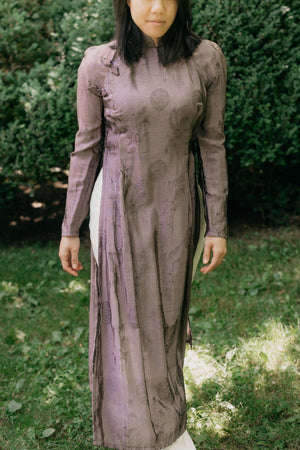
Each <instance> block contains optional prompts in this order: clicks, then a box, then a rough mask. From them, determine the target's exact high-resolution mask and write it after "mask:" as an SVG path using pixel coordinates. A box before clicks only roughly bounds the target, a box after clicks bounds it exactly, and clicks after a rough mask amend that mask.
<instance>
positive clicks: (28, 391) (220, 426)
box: [0, 229, 300, 450]
mask: <svg viewBox="0 0 300 450" xmlns="http://www.w3.org/2000/svg"><path fill="white" fill-rule="evenodd" d="M0 250H1V258H0V274H1V275H0V276H1V279H0V349H1V352H0V365H1V375H0V376H1V380H0V393H1V414H0V448H1V449H2V448H3V449H5V450H11V449H13V450H23V449H48V448H58V449H64V450H69V449H71V448H74V449H78V450H85V449H92V448H93V446H92V424H91V406H90V400H91V399H90V392H89V386H88V306H89V249H88V248H86V247H85V246H83V247H82V255H81V260H82V261H83V263H84V267H85V268H84V271H83V272H82V273H81V274H80V277H79V278H77V279H76V280H75V279H71V278H69V277H68V276H67V275H66V274H64V273H63V272H62V270H61V268H60V265H59V262H58V259H57V247H56V245H53V244H49V245H47V246H44V247H42V246H39V245H35V246H34V247H29V246H26V247H23V248H22V247H2V248H1V249H0ZM299 274H300V267H299V232H298V231H297V230H288V229H286V230H280V232H260V233H251V234H249V235H248V236H243V238H235V239H231V240H230V241H229V252H228V256H226V261H225V263H224V264H223V265H222V266H221V267H220V268H219V269H218V270H217V271H216V272H214V273H212V274H211V275H209V276H206V277H203V276H202V275H201V274H200V273H198V274H197V277H196V279H195V282H194V285H193V292H192V305H191V324H192V330H193V335H194V345H193V349H192V350H190V349H187V354H186V361H185V369H184V370H185V380H186V394H187V403H188V429H189V431H190V433H191V435H192V437H193V440H194V441H195V444H196V447H197V449H198V450H200V449H211V450H217V449H228V450H234V449H237V450H240V449H249V450H252V449H272V450H273V449H295V450H296V449H299V448H300V439H299V436H300V433H299V431H300V401H299V399H300V382H299V381H300V377H299V371H300V364H299V354H300V351H299V350H300V342H299V341H300V340H299V336H300V331H299V299H300V289H299Z"/></svg>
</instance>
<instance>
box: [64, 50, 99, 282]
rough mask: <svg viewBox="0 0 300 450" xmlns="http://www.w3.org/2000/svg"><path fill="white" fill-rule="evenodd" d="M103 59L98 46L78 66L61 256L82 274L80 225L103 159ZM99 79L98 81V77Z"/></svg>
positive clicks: (71, 269) (67, 266) (69, 267)
mask: <svg viewBox="0 0 300 450" xmlns="http://www.w3.org/2000/svg"><path fill="white" fill-rule="evenodd" d="M98 61H99V58H98V55H97V47H92V48H90V49H88V50H87V51H86V52H85V56H84V58H83V60H82V62H81V64H80V67H79V69H78V79H77V118H78V131H77V133H76V137H75V149H74V152H73V153H72V154H71V160H70V172H69V184H68V191H67V198H66V209H65V215H64V219H63V224H62V236H63V237H62V240H61V244H60V250H59V257H60V259H61V263H62V266H63V269H64V270H66V271H67V272H68V273H70V274H71V275H75V276H77V275H78V270H81V268H82V265H81V263H80V262H79V261H78V251H79V247H80V242H79V238H78V235H79V228H80V226H81V224H82V222H83V220H84V219H85V217H86V216H87V214H88V210H89V202H90V197H91V192H92V189H93V185H94V181H95V177H96V173H97V169H98V166H99V163H100V158H101V139H102V109H103V103H102V98H101V95H100V88H99V87H98V86H97V84H96V82H95V80H94V77H95V73H99V70H96V65H97V64H98ZM96 81H97V80H96Z"/></svg>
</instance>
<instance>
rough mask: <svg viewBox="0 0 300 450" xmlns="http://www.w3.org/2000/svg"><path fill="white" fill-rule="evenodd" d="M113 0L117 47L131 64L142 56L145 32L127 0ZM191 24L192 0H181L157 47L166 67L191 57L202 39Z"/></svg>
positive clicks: (122, 56)
mask: <svg viewBox="0 0 300 450" xmlns="http://www.w3.org/2000/svg"><path fill="white" fill-rule="evenodd" d="M113 3H114V7H115V14H116V46H117V50H118V53H119V55H120V56H121V58H122V59H123V61H125V62H126V64H128V65H132V64H133V63H135V62H137V61H139V59H140V58H141V56H142V55H143V41H144V38H143V34H142V32H141V30H140V29H139V28H138V27H137V26H136V24H135V23H134V22H133V20H132V18H131V14H130V9H129V6H128V5H127V2H126V0H114V1H113ZM191 23H192V18H191V11H190V0H178V11H177V15H176V17H175V20H174V22H173V24H172V25H171V27H170V28H169V30H168V31H167V33H166V34H165V35H164V36H163V37H162V38H161V39H160V42H159V43H160V44H161V45H159V46H158V57H159V60H160V62H161V63H162V64H163V65H164V66H166V65H167V64H169V63H171V62H176V61H179V60H180V59H182V58H188V57H190V56H192V54H193V52H194V50H195V48H196V47H197V46H198V44H199V43H200V41H201V38H200V37H199V36H197V35H196V34H195V33H193V32H192V31H191Z"/></svg>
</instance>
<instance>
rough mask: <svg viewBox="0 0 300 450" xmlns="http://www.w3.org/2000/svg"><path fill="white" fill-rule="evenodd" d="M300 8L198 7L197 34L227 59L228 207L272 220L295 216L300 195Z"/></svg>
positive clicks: (272, 4)
mask: <svg viewBox="0 0 300 450" xmlns="http://www.w3.org/2000/svg"><path fill="white" fill-rule="evenodd" d="M299 9H300V8H299V3H298V2H297V1H295V0H292V1H286V2H282V1H278V0H263V1H262V0H259V1H258V0H247V2H242V1H239V0H223V1H217V2H216V1H215V0H205V1H203V0H200V1H199V2H197V4H196V3H195V6H194V27H195V29H196V31H197V32H198V33H199V34H202V35H203V36H204V37H207V38H210V39H212V40H214V41H216V42H218V43H219V44H220V45H221V47H222V49H223V52H224V54H225V56H226V58H227V61H228V91H227V112H226V136H227V143H226V147H227V152H228V163H229V175H230V194H231V196H230V199H231V206H238V207H239V208H244V209H247V211H249V207H250V208H251V209H252V210H254V211H256V212H259V213H260V215H261V216H262V217H263V218H266V219H271V220H272V221H273V222H274V221H276V220H280V219H282V218H283V217H284V215H283V213H284V212H287V211H291V210H295V206H296V205H295V203H296V202H295V199H296V197H297V193H298V194H299V190H297V183H296V181H297V175H296V172H297V170H296V167H297V164H299V152H298V148H299V115H300V113H299V108H298V107H297V105H299V103H300V102H299V92H300V84H299V58H300V47H299V32H298V22H297V18H299ZM298 206H299V205H298Z"/></svg>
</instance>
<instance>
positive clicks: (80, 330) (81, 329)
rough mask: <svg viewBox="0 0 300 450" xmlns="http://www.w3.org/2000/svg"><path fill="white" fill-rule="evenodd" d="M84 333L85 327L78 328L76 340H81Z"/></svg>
mask: <svg viewBox="0 0 300 450" xmlns="http://www.w3.org/2000/svg"><path fill="white" fill-rule="evenodd" d="M83 331H84V328H83V327H78V328H77V329H76V332H75V336H74V337H75V339H79V338H80V336H81V335H82V333H83Z"/></svg>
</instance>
